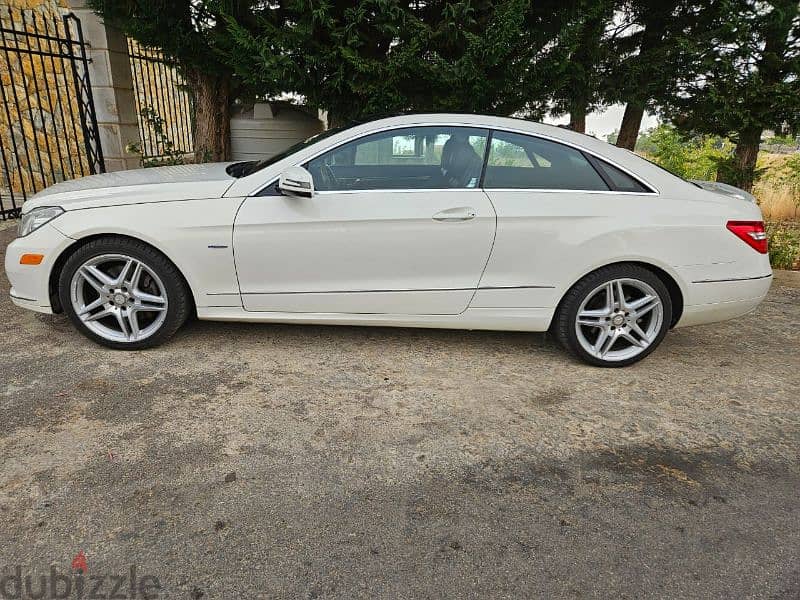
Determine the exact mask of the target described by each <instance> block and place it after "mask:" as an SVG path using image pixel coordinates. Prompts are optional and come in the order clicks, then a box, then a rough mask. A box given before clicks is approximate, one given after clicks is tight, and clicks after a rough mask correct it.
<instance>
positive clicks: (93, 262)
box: [70, 254, 168, 342]
mask: <svg viewBox="0 0 800 600" xmlns="http://www.w3.org/2000/svg"><path fill="white" fill-rule="evenodd" d="M70 299H71V300H72V308H73V309H74V310H75V314H77V315H78V318H80V319H81V320H82V321H83V323H84V325H86V327H88V328H89V329H90V330H91V331H92V332H93V333H95V334H97V335H99V336H100V337H102V338H104V339H106V340H110V341H113V342H137V341H139V340H143V339H145V338H147V337H150V336H151V335H153V334H154V333H155V332H156V331H158V329H159V328H160V327H161V325H162V324H163V323H164V320H165V319H166V318H167V307H168V302H167V292H166V288H165V286H164V284H163V282H162V281H161V279H160V278H159V277H158V275H156V273H155V271H153V269H151V268H150V267H148V266H147V265H146V264H144V263H143V262H142V261H140V260H138V259H136V258H133V257H131V256H127V255H125V254H103V255H101V256H95V257H94V258H91V259H89V260H87V261H86V262H85V263H83V264H82V265H81V266H80V267H78V269H77V270H76V271H75V274H74V275H73V276H72V281H71V282H70Z"/></svg>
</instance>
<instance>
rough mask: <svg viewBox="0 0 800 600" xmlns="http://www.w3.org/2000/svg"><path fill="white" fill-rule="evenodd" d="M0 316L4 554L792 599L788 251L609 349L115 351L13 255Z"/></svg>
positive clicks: (569, 594) (466, 587) (151, 567)
mask: <svg viewBox="0 0 800 600" xmlns="http://www.w3.org/2000/svg"><path fill="white" fill-rule="evenodd" d="M11 238H12V230H11V229H9V228H5V229H4V230H0V264H1V261H2V252H3V250H4V248H5V245H6V244H7V243H8V242H9V241H10V240H11ZM0 315H2V319H0V361H2V376H0V406H2V427H1V428H0V456H2V465H3V467H2V474H1V475H0V522H1V523H2V527H0V547H2V557H3V562H2V564H1V565H0V566H2V570H1V571H0V576H2V575H8V574H11V575H12V576H13V575H14V572H15V571H14V569H15V567H16V566H20V567H21V573H22V577H23V579H24V577H25V575H26V574H48V573H50V569H51V566H54V567H55V568H56V570H57V571H58V572H59V573H70V564H71V561H72V559H73V557H74V556H75V555H76V554H77V553H78V552H79V551H81V550H82V551H84V553H85V557H86V561H87V564H88V575H93V576H101V575H117V574H127V573H128V569H129V568H130V565H135V566H136V569H137V573H138V574H139V575H138V576H139V577H142V576H145V575H149V576H152V577H156V578H157V579H158V582H159V584H160V586H161V587H160V591H159V592H158V597H169V598H193V599H198V598H262V597H263V598H284V597H285V598H298V597H300V598H302V597H308V598H315V597H320V598H334V597H337V598H356V597H363V598H377V597H380V598H410V597H428V598H433V597H468V596H484V597H486V596H490V597H494V598H506V597H507V598H512V597H520V596H527V597H551V598H560V597H563V598H579V597H580V598H586V597H588V598H593V597H596V598H609V597H621V598H648V597H682V598H709V597H730V598H744V597H757V598H798V597H800V561H799V560H798V559H800V508H798V491H799V490H800V464H798V457H800V418H799V415H800V413H799V412H798V409H800V394H798V389H800V337H799V336H800V277H799V276H798V274H797V273H780V274H779V275H778V277H776V282H775V284H774V285H773V288H772V291H771V292H770V295H769V297H768V298H767V300H766V301H765V302H764V304H763V305H762V306H761V307H760V308H759V310H758V311H757V312H756V313H754V314H752V315H749V316H747V317H746V318H743V319H740V320H738V321H734V322H728V323H721V324H716V325H710V326H702V327H695V328H689V329H682V330H678V331H674V332H672V333H670V334H669V335H668V336H667V338H666V340H665V341H664V343H663V345H662V346H661V348H660V349H659V350H657V351H656V352H655V353H654V354H653V355H652V356H651V357H649V358H648V359H646V360H645V361H644V362H643V363H641V364H639V365H636V366H634V367H630V368H627V369H623V370H602V369H595V368H591V367H587V366H584V365H582V364H579V363H577V362H575V361H574V360H572V359H570V358H569V357H567V356H566V355H565V354H564V353H562V352H561V351H560V350H559V349H558V348H557V347H556V345H555V343H554V341H553V340H552V339H550V338H548V337H547V336H545V335H539V334H521V333H501V332H466V331H463V332H461V331H436V330H413V329H384V328H356V327H316V326H275V325H252V324H249V325H248V324H220V323H206V322H194V323H190V324H189V325H188V326H187V327H185V328H184V329H183V330H182V331H181V332H180V333H179V334H178V335H177V336H176V337H175V338H174V340H173V341H172V342H170V343H169V344H168V345H166V346H164V347H162V348H159V349H155V350H149V351H146V352H141V353H127V352H113V351H108V350H105V349H103V348H101V347H99V346H96V345H94V344H92V343H91V342H89V341H88V340H86V339H85V338H83V337H82V336H80V335H79V334H77V333H76V332H75V331H74V330H73V329H72V327H71V326H70V325H69V324H68V322H67V321H66V319H65V318H64V317H62V316H55V317H52V316H44V315H35V314H33V313H30V312H27V311H23V310H21V309H17V308H15V307H14V306H13V305H12V304H11V303H10V301H9V300H8V282H7V280H6V278H5V276H4V275H1V276H0ZM12 579H13V577H12ZM78 579H79V578H78V577H73V580H72V581H73V584H74V585H77V583H75V581H78ZM107 581H110V580H107ZM0 583H1V581H0ZM150 583H153V582H152V580H150ZM9 585H12V586H13V581H12V582H11V583H10V584H9ZM109 586H110V583H109V584H107V585H106V587H104V588H102V590H104V593H106V594H109V593H110V591H111V589H110V587H109ZM123 589H124V588H123ZM152 589H154V588H152ZM2 591H3V590H2V586H0V597H2V595H1V594H2ZM87 593H88V592H87ZM101 593H103V592H102V591H101ZM87 597H88V596H87Z"/></svg>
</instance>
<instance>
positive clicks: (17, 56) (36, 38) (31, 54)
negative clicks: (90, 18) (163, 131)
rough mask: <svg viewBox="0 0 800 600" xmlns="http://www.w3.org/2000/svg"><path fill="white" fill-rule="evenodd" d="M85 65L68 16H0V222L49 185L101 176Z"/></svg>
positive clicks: (5, 12) (77, 31) (75, 22)
mask: <svg viewBox="0 0 800 600" xmlns="http://www.w3.org/2000/svg"><path fill="white" fill-rule="evenodd" d="M89 62H91V59H90V58H89V57H88V54H87V44H86V43H85V42H84V39H83V31H82V30H81V23H80V20H79V19H78V18H77V17H76V16H75V15H74V14H72V13H69V14H65V15H60V14H43V13H41V12H40V11H34V10H28V11H25V10H16V11H15V10H13V9H11V8H4V9H3V8H0V78H2V85H1V86H0V88H1V89H2V95H1V96H0V101H2V111H0V154H1V155H2V162H0V219H7V218H9V217H15V216H18V215H19V212H20V209H21V207H22V202H24V201H25V199H27V197H28V196H30V195H31V194H32V193H35V192H37V191H39V190H41V189H43V188H45V187H47V186H49V185H52V184H53V183H57V182H59V181H64V180H66V179H72V178H75V177H80V176H83V175H89V174H94V173H103V172H105V164H104V162H103V150H102V148H101V145H100V137H99V134H98V127H97V115H96V113H95V108H94V100H93V98H92V88H91V82H90V81H89V68H88V67H89Z"/></svg>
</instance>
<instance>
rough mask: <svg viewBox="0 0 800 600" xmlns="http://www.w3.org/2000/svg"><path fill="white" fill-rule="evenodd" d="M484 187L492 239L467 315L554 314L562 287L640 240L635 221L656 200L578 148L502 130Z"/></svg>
mask: <svg viewBox="0 0 800 600" xmlns="http://www.w3.org/2000/svg"><path fill="white" fill-rule="evenodd" d="M483 188H484V189H485V191H486V193H487V194H488V195H489V197H490V199H491V201H492V204H493V205H494V207H495V210H496V211H497V233H496V238H495V243H494V247H493V250H492V256H491V258H490V260H489V263H488V264H487V265H486V270H485V272H484V275H483V278H482V279H481V282H480V289H479V290H478V292H477V293H476V295H475V298H474V300H473V301H472V303H471V304H470V307H471V308H472V307H474V308H510V307H528V308H553V307H554V306H555V305H556V304H557V303H558V301H559V299H560V297H561V294H563V292H564V289H563V286H564V283H565V281H567V282H568V283H569V280H570V278H572V277H573V276H574V275H575V274H576V273H577V274H580V273H582V272H585V271H586V270H587V269H589V268H591V267H592V266H594V265H598V266H599V264H602V263H603V261H604V259H605V257H606V255H608V254H612V255H613V254H616V255H624V254H625V253H626V252H628V242H629V241H630V240H631V239H632V238H633V237H637V236H638V237H642V238H644V239H646V236H647V235H648V231H649V230H648V228H647V223H646V222H637V219H640V217H639V215H643V214H645V213H643V212H642V211H641V207H642V206H644V205H645V204H646V203H647V202H648V201H651V200H652V199H653V197H654V196H656V194H655V193H654V192H653V190H651V189H649V188H648V187H647V186H646V185H644V184H643V183H641V182H639V181H638V180H637V179H635V178H634V177H632V176H631V175H629V174H627V173H625V172H623V171H622V170H621V169H619V168H617V167H615V166H613V165H611V164H610V163H608V162H606V161H603V160H600V159H599V158H597V157H594V156H592V155H590V154H588V153H585V152H583V151H581V150H580V149H578V148H575V147H573V146H569V145H566V144H563V143H560V142H557V141H555V140H549V139H545V138H542V137H537V136H532V135H523V134H519V133H513V132H503V131H494V132H493V133H492V138H491V147H490V151H489V155H488V159H487V165H486V169H485V173H484V179H483Z"/></svg>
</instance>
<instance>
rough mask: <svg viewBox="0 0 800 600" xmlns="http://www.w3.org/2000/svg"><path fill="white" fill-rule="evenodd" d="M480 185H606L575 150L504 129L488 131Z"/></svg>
mask: <svg viewBox="0 0 800 600" xmlns="http://www.w3.org/2000/svg"><path fill="white" fill-rule="evenodd" d="M483 187H484V188H494V189H497V188H513V189H548V190H589V191H596V190H601V191H602V190H608V189H609V187H608V186H607V185H606V183H605V181H603V178H602V177H601V176H600V175H599V174H598V173H597V171H596V170H595V168H594V167H593V166H592V165H591V164H590V163H589V161H588V160H586V158H585V157H584V156H583V154H582V153H581V152H580V151H579V150H576V149H575V148H571V147H569V146H565V145H564V144H559V143H557V142H551V141H549V140H544V139H542V138H537V137H534V136H529V135H520V134H516V133H508V132H504V131H495V132H493V133H492V145H491V148H490V149H489V160H488V162H487V165H486V174H485V176H484V183H483Z"/></svg>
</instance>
